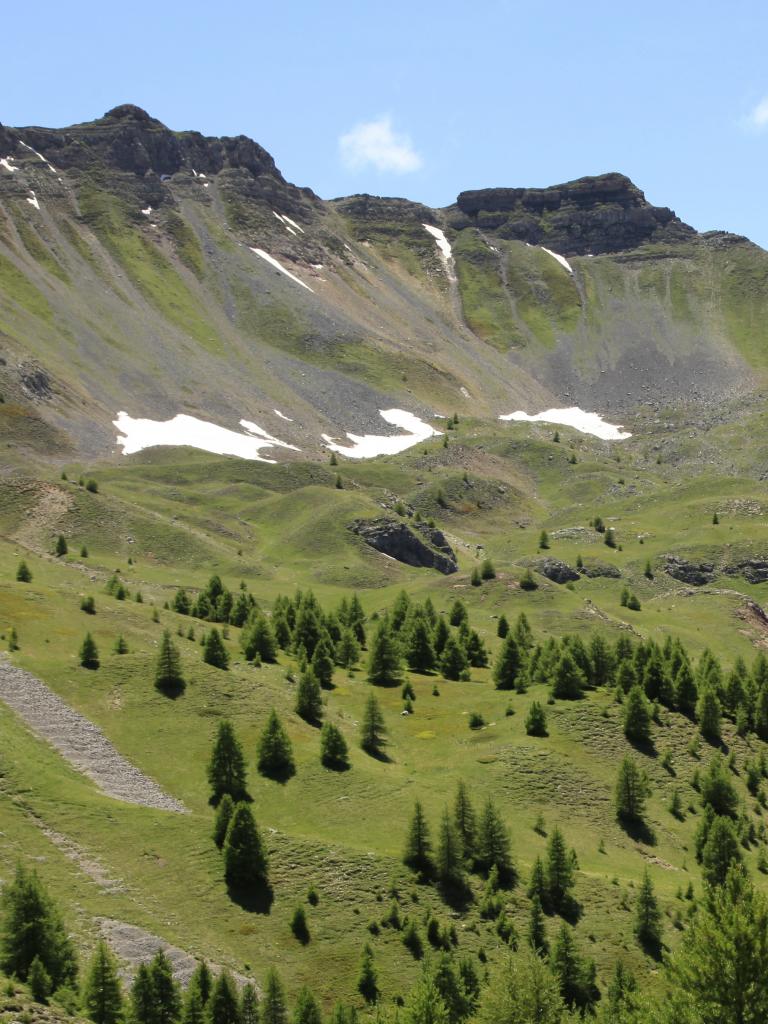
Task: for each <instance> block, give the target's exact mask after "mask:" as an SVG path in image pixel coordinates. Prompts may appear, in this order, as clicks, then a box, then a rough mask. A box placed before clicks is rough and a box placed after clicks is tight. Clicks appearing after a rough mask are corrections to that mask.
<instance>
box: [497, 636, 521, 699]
mask: <svg viewBox="0 0 768 1024" xmlns="http://www.w3.org/2000/svg"><path fill="white" fill-rule="evenodd" d="M522 669H523V656H522V654H521V652H520V648H519V646H518V644H517V640H515V637H514V635H513V634H512V633H509V634H508V635H507V637H506V639H505V640H504V643H503V644H502V645H501V650H500V651H499V654H498V657H497V659H496V664H495V666H494V669H493V679H494V682H495V684H496V689H497V690H514V688H515V685H516V684H517V680H518V677H519V675H520V673H521V672H522Z"/></svg>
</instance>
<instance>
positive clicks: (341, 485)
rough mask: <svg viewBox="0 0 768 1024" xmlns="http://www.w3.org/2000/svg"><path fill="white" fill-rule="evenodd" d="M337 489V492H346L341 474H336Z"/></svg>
mask: <svg viewBox="0 0 768 1024" xmlns="http://www.w3.org/2000/svg"><path fill="white" fill-rule="evenodd" d="M335 487H336V490H337V491H343V490H344V482H343V481H342V479H341V473H337V474H336V484H335Z"/></svg>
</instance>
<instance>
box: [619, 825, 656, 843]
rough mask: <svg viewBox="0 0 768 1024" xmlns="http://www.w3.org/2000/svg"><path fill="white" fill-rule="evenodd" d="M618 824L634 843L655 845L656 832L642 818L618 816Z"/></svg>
mask: <svg viewBox="0 0 768 1024" xmlns="http://www.w3.org/2000/svg"><path fill="white" fill-rule="evenodd" d="M619 824H620V825H621V827H622V828H623V829H624V831H625V832H626V833H627V835H628V836H629V838H630V839H634V841H635V842H636V843H643V844H644V845H645V846H655V845H656V833H655V832H654V831H653V829H652V828H651V826H650V825H649V824H648V822H647V821H643V820H642V818H619Z"/></svg>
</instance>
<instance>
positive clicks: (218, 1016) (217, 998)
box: [206, 969, 241, 1024]
mask: <svg viewBox="0 0 768 1024" xmlns="http://www.w3.org/2000/svg"><path fill="white" fill-rule="evenodd" d="M206 1011H207V1012H206V1017H207V1024H241V1021H240V1000H239V998H238V994H237V986H236V985H235V982H234V980H233V978H232V975H231V974H230V973H229V971H227V970H226V969H225V970H223V971H222V972H221V974H219V976H218V978H217V979H216V981H215V982H214V984H213V989H212V991H211V997H210V999H209V1000H208V1005H207V1007H206Z"/></svg>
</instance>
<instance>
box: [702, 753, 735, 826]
mask: <svg viewBox="0 0 768 1024" xmlns="http://www.w3.org/2000/svg"><path fill="white" fill-rule="evenodd" d="M700 789H701V802H702V803H703V804H704V806H705V807H706V806H710V807H711V808H712V810H713V811H714V812H715V814H722V815H727V816H728V817H731V818H735V817H736V813H737V810H738V803H739V799H738V796H737V794H736V790H735V789H734V786H733V783H732V782H731V779H730V774H729V772H728V770H727V769H726V767H725V762H724V761H723V758H722V756H721V755H720V754H719V753H716V754H715V755H714V756H713V757H712V759H711V760H710V762H709V765H708V766H707V770H706V772H705V773H704V775H703V776H702V778H701V783H700Z"/></svg>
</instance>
